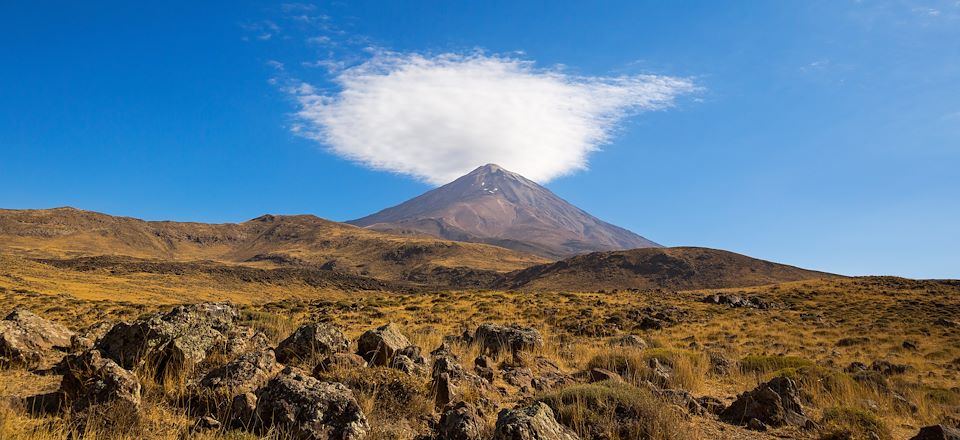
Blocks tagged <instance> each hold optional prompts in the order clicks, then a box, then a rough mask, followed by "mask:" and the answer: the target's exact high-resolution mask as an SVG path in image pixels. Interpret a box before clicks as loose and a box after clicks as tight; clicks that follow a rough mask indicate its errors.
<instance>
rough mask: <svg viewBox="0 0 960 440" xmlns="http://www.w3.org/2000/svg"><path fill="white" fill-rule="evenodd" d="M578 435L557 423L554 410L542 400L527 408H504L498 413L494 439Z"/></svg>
mask: <svg viewBox="0 0 960 440" xmlns="http://www.w3.org/2000/svg"><path fill="white" fill-rule="evenodd" d="M578 438H579V437H577V435H576V434H575V433H574V432H573V431H571V430H569V429H567V428H566V427H564V426H563V425H561V424H560V423H557V420H556V419H555V418H554V416H553V410H551V409H550V407H549V406H547V405H546V404H544V403H542V402H536V403H534V404H533V405H531V406H528V407H525V408H517V409H512V410H507V409H505V410H502V411H500V414H498V415H497V427H496V431H495V432H494V434H493V440H575V439H578Z"/></svg>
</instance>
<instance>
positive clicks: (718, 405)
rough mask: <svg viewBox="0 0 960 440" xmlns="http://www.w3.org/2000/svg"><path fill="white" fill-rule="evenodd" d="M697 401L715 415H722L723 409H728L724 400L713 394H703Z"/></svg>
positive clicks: (705, 409)
mask: <svg viewBox="0 0 960 440" xmlns="http://www.w3.org/2000/svg"><path fill="white" fill-rule="evenodd" d="M697 403H699V404H700V407H701V408H703V410H704V411H706V412H708V413H710V414H714V415H720V413H722V412H723V410H725V409H727V406H726V405H724V404H723V401H722V400H720V399H718V398H716V397H712V396H703V397H701V398H699V399H697Z"/></svg>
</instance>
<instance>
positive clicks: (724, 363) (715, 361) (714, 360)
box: [707, 351, 736, 375]
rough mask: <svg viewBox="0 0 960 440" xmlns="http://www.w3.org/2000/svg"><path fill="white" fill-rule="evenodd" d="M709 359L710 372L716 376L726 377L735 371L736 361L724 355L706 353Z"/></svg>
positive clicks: (716, 352)
mask: <svg viewBox="0 0 960 440" xmlns="http://www.w3.org/2000/svg"><path fill="white" fill-rule="evenodd" d="M707 357H709V359H710V371H711V372H712V373H714V374H718V375H727V374H730V373H731V372H733V371H734V370H735V369H736V361H734V360H731V359H730V358H728V357H727V356H726V355H725V354H723V353H722V352H719V351H710V352H708V353H707Z"/></svg>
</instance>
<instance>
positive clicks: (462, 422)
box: [437, 401, 484, 440]
mask: <svg viewBox="0 0 960 440" xmlns="http://www.w3.org/2000/svg"><path fill="white" fill-rule="evenodd" d="M483 425H484V420H483V417H481V416H480V413H479V412H478V411H477V407H476V406H474V405H472V404H469V403H466V402H463V401H460V402H457V403H455V404H453V405H448V406H447V407H446V408H444V411H443V414H442V415H441V416H440V421H439V422H438V423H437V437H438V438H440V439H443V440H480V439H481V438H482V436H483Z"/></svg>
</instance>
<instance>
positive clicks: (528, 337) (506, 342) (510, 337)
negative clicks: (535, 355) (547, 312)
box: [475, 324, 543, 355]
mask: <svg viewBox="0 0 960 440" xmlns="http://www.w3.org/2000/svg"><path fill="white" fill-rule="evenodd" d="M475 335H476V336H475V338H476V340H477V342H479V343H480V348H481V351H483V352H486V353H490V354H494V355H496V354H499V353H501V352H509V353H516V352H520V351H534V350H538V349H540V348H543V336H541V335H540V332H538V331H537V330H536V329H534V328H531V327H522V326H519V325H516V324H513V325H509V326H502V325H496V324H481V325H480V326H479V327H477V331H476V333H475Z"/></svg>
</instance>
